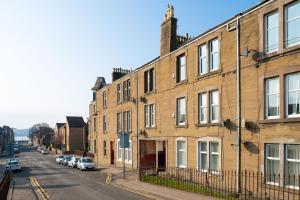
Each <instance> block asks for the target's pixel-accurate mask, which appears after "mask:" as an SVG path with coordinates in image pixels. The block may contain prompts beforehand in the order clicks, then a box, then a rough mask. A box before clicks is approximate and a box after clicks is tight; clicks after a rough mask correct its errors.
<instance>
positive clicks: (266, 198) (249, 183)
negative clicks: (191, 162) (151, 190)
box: [139, 167, 300, 200]
mask: <svg viewBox="0 0 300 200" xmlns="http://www.w3.org/2000/svg"><path fill="white" fill-rule="evenodd" d="M237 175H238V174H237V172H236V171H206V172H205V171H199V170H197V169H187V168H185V169H181V168H176V167H164V168H151V167H140V170H139V179H140V181H143V182H147V183H152V184H156V185H160V186H165V187H171V188H175V189H180V190H184V191H187V192H194V193H199V194H203V195H207V196H213V197H219V198H223V199H247V200H248V199H249V200H250V199H257V200H271V199H277V200H285V199H287V200H299V199H300V190H299V185H300V176H296V175H288V176H284V175H280V174H279V175H274V174H270V175H266V174H263V173H259V172H252V171H246V170H244V171H242V172H241V175H240V176H241V177H240V179H241V183H240V190H239V191H240V193H239V194H237V193H236V191H237V184H236V177H237Z"/></svg>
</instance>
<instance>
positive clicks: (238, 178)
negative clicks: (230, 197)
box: [236, 17, 241, 194]
mask: <svg viewBox="0 0 300 200" xmlns="http://www.w3.org/2000/svg"><path fill="white" fill-rule="evenodd" d="M236 20H237V21H236V23H237V24H236V25H237V29H236V49H237V51H236V54H237V55H236V88H237V89H236V96H237V106H236V114H237V138H236V158H237V160H236V168H237V176H236V193H237V194H240V192H241V191H240V188H241V74H240V73H241V72H240V17H237V19H236Z"/></svg>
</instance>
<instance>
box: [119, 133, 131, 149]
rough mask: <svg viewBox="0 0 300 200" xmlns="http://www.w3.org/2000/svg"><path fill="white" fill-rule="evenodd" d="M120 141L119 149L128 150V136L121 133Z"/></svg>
mask: <svg viewBox="0 0 300 200" xmlns="http://www.w3.org/2000/svg"><path fill="white" fill-rule="evenodd" d="M119 139H120V147H121V148H129V134H128V133H126V132H122V133H121V134H119Z"/></svg>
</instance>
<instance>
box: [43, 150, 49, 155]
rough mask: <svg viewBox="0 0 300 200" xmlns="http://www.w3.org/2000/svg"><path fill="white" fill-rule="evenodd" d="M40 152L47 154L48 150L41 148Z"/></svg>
mask: <svg viewBox="0 0 300 200" xmlns="http://www.w3.org/2000/svg"><path fill="white" fill-rule="evenodd" d="M41 153H42V154H48V153H49V152H48V150H47V149H42V151H41Z"/></svg>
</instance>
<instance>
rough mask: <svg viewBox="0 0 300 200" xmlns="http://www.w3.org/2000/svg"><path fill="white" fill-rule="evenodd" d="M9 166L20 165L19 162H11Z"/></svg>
mask: <svg viewBox="0 0 300 200" xmlns="http://www.w3.org/2000/svg"><path fill="white" fill-rule="evenodd" d="M8 164H9V165H17V164H19V163H18V162H17V161H11V162H10V163H8Z"/></svg>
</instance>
